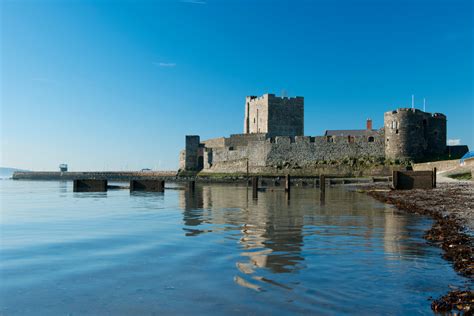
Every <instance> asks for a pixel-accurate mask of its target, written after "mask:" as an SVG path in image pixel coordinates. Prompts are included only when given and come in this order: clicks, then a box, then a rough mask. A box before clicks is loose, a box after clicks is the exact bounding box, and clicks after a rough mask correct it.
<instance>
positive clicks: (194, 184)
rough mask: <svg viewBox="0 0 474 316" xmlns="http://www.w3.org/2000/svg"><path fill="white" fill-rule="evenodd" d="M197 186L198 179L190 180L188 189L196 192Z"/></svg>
mask: <svg viewBox="0 0 474 316" xmlns="http://www.w3.org/2000/svg"><path fill="white" fill-rule="evenodd" d="M195 188H196V181H194V180H191V181H188V191H189V192H194V189H195Z"/></svg>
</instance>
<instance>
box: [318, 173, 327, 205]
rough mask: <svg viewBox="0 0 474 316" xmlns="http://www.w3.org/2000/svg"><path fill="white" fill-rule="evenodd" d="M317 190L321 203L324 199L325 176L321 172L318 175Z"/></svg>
mask: <svg viewBox="0 0 474 316" xmlns="http://www.w3.org/2000/svg"><path fill="white" fill-rule="evenodd" d="M319 190H320V200H321V202H322V203H324V201H325V200H326V176H325V175H324V174H321V175H320V176H319Z"/></svg>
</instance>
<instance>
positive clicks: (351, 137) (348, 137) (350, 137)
mask: <svg viewBox="0 0 474 316" xmlns="http://www.w3.org/2000/svg"><path fill="white" fill-rule="evenodd" d="M354 141H355V138H354V136H350V135H349V136H347V142H348V143H353V142H354Z"/></svg>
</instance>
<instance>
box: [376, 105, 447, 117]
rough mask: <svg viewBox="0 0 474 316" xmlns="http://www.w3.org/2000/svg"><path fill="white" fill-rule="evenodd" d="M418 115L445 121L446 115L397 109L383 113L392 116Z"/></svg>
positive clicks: (410, 109)
mask: <svg viewBox="0 0 474 316" xmlns="http://www.w3.org/2000/svg"><path fill="white" fill-rule="evenodd" d="M411 113H413V114H420V115H425V116H431V117H433V118H438V119H446V115H444V114H443V113H430V112H424V111H422V110H419V109H415V108H398V109H396V110H393V111H389V112H385V114H386V115H393V114H411Z"/></svg>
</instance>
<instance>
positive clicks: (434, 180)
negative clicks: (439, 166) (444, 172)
mask: <svg viewBox="0 0 474 316" xmlns="http://www.w3.org/2000/svg"><path fill="white" fill-rule="evenodd" d="M434 188H436V167H434V168H433V189H434Z"/></svg>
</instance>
